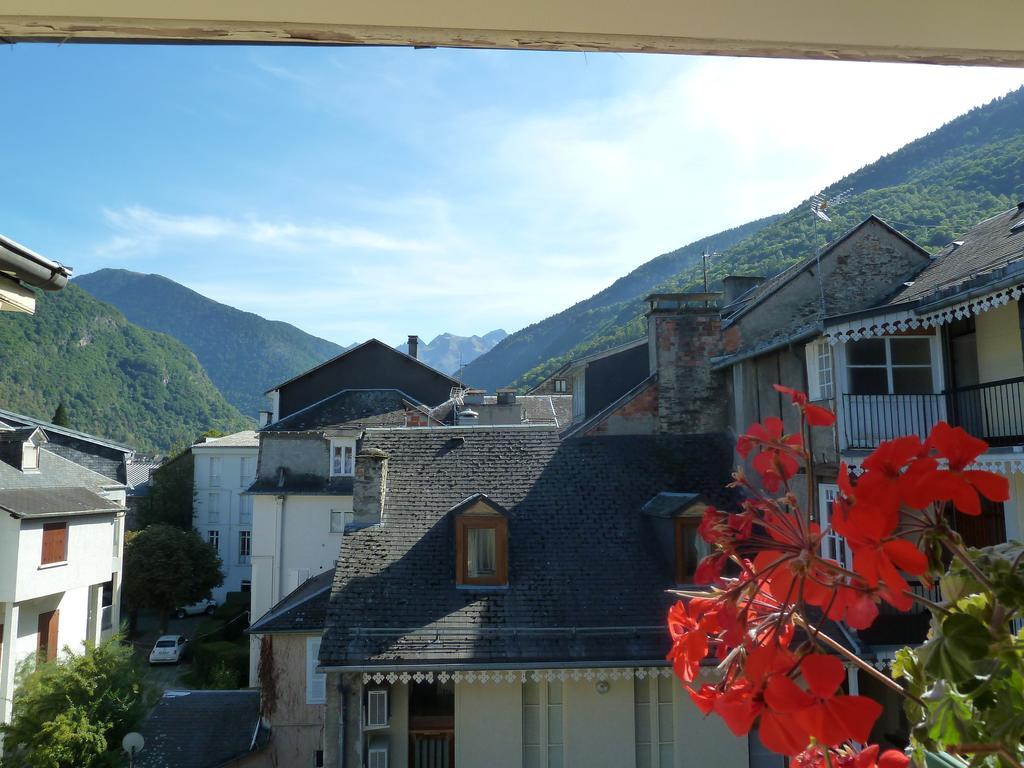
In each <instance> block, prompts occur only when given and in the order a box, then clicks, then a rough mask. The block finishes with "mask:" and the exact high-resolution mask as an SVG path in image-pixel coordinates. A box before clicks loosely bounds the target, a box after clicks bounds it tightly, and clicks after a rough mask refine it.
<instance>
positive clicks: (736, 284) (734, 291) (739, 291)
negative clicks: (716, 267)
mask: <svg viewBox="0 0 1024 768" xmlns="http://www.w3.org/2000/svg"><path fill="white" fill-rule="evenodd" d="M763 282H764V278H763V277H761V276H760V275H728V276H726V277H723V278H722V289H723V290H724V292H725V296H724V297H723V298H722V304H723V306H726V307H727V306H729V305H730V304H732V303H733V302H734V301H736V299H738V298H739V297H740V296H742V295H743V294H744V293H746V292H747V291H749V290H750V289H751V288H753V287H754V286H755V285H760V284H761V283H763Z"/></svg>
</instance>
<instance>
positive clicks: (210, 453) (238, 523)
mask: <svg viewBox="0 0 1024 768" xmlns="http://www.w3.org/2000/svg"><path fill="white" fill-rule="evenodd" d="M259 446H260V444H259V440H258V438H257V437H256V433H255V432H253V431H246V432H236V433H234V434H233V435H226V436H225V437H214V438H207V439H206V440H204V441H203V442H201V443H196V444H195V445H193V446H192V455H193V458H194V459H195V463H194V473H195V474H194V477H193V483H194V492H195V493H194V496H193V502H192V526H193V527H194V528H195V529H196V530H197V531H198V532H199V535H200V536H201V537H202V539H203V541H208V542H210V544H212V545H213V546H214V548H215V549H216V550H217V553H218V554H219V555H220V558H221V560H222V561H223V563H224V566H223V567H224V583H223V584H222V585H221V586H220V587H218V588H217V589H215V590H214V591H213V598H214V600H216V601H217V602H223V601H224V598H225V596H226V595H227V593H228V592H239V591H242V592H248V591H249V589H250V587H251V585H252V565H251V564H250V561H251V558H252V497H251V496H246V495H244V494H243V492H244V491H245V490H246V489H247V488H248V487H249V486H250V485H251V484H252V482H253V480H255V479H256V459H257V457H258V455H259Z"/></svg>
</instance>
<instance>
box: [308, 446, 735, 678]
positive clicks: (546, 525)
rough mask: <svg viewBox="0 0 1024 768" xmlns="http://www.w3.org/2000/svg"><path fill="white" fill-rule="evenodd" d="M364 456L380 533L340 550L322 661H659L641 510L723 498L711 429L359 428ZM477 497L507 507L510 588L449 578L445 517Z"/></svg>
mask: <svg viewBox="0 0 1024 768" xmlns="http://www.w3.org/2000/svg"><path fill="white" fill-rule="evenodd" d="M453 436H459V437H463V438H464V442H460V441H456V440H453V439H452V438H453ZM364 447H366V448H378V449H381V450H383V451H385V452H386V453H387V454H388V455H389V457H390V458H389V462H388V470H387V471H388V480H387V489H386V496H385V508H384V517H383V524H382V525H379V526H374V527H370V528H365V529H362V530H360V531H357V532H354V533H352V534H347V535H346V536H345V537H344V539H343V541H342V545H341V554H340V561H339V565H338V567H337V568H336V572H335V582H334V587H333V591H332V594H331V602H330V607H329V609H328V619H327V631H326V635H325V639H324V642H323V644H322V645H321V652H320V662H321V664H322V665H325V666H352V667H359V666H363V667H372V666H398V665H402V664H417V665H420V666H424V665H441V664H460V663H501V664H517V663H523V664H525V663H543V662H544V661H545V660H547V661H556V660H560V661H568V660H573V661H578V662H586V663H600V662H602V661H604V662H609V663H610V662H613V661H623V660H636V661H641V660H643V661H654V660H661V659H663V658H664V655H665V652H666V651H667V649H668V647H667V635H666V633H665V631H664V619H665V611H666V610H667V608H668V605H669V604H670V603H671V598H670V596H669V595H667V594H666V592H665V590H666V588H668V587H670V586H671V582H672V563H671V562H669V558H667V557H665V556H664V555H663V554H662V553H663V547H664V546H665V544H666V542H665V541H664V540H662V539H659V537H658V536H657V535H656V533H655V527H654V526H655V525H656V521H655V520H653V519H652V518H651V517H650V516H648V515H644V514H643V513H642V511H641V510H642V508H643V506H644V504H646V503H647V502H648V501H650V500H651V499H652V498H653V497H654V496H656V495H657V494H658V493H661V492H663V491H676V492H687V493H700V494H701V495H703V496H704V497H705V498H707V499H708V501H709V503H714V504H718V505H727V504H729V502H730V500H731V492H730V491H728V490H727V489H726V488H725V485H726V483H728V482H729V479H730V472H731V466H732V458H733V452H732V445H731V441H730V440H729V439H728V438H727V437H726V436H724V435H696V436H669V435H665V436H615V437H600V438H579V439H576V440H568V441H562V440H560V439H559V435H558V431H557V430H555V429H547V428H525V427H519V428H504V429H503V428H492V429H484V428H480V427H477V428H470V429H459V428H450V429H445V430H370V431H368V432H367V436H366V438H365V444H364ZM475 493H484V494H486V495H487V496H488V497H490V498H491V499H492V500H493V501H494V502H495V503H496V504H500V505H501V506H502V507H504V508H505V509H506V510H508V520H509V523H508V527H509V561H508V562H509V586H508V587H507V588H491V589H490V590H483V589H463V588H458V587H456V585H455V553H454V543H453V539H454V530H453V528H454V527H453V523H452V520H451V515H450V514H449V510H451V508H452V507H453V506H455V505H456V504H459V503H460V502H461V501H463V500H464V499H466V498H467V497H469V496H471V495H473V494H475Z"/></svg>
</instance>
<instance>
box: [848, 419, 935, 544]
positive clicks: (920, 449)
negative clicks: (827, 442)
mask: <svg viewBox="0 0 1024 768" xmlns="http://www.w3.org/2000/svg"><path fill="white" fill-rule="evenodd" d="M927 452H928V449H927V448H926V447H925V445H924V444H923V443H922V442H921V440H920V438H918V437H917V436H915V435H908V436H906V437H899V438H896V439H895V440H883V441H882V442H881V443H879V445H878V447H877V448H876V449H875V450H874V451H872V453H871V455H869V456H868V457H867V458H866V459H864V464H863V465H862V466H863V468H864V474H862V475H861V476H860V477H858V478H857V486H856V488H855V489H854V491H855V495H856V497H857V498H870V499H871V501H872V502H873V503H874V504H875V505H876V506H877V507H879V508H880V509H882V510H883V511H884V512H886V513H888V514H890V515H892V516H893V517H894V518H895V516H896V515H897V513H898V511H899V508H900V504H902V503H903V502H904V500H905V499H906V496H907V494H908V489H909V488H911V487H912V486H914V484H915V483H914V482H913V480H912V479H911V478H910V477H907V476H906V474H905V473H906V470H907V468H908V467H909V466H910V465H911V463H914V464H915V465H916V466H915V469H914V473H917V472H922V471H924V470H930V469H934V468H935V466H936V464H935V461H934V459H929V458H926V455H927ZM911 477H916V474H912V475H911ZM893 525H894V526H895V521H894V522H893Z"/></svg>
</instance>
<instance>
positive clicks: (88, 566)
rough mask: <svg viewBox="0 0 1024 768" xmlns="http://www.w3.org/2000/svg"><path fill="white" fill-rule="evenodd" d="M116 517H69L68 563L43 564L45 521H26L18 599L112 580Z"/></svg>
mask: <svg viewBox="0 0 1024 768" xmlns="http://www.w3.org/2000/svg"><path fill="white" fill-rule="evenodd" d="M113 520H114V516H113V515H90V516H87V517H78V518H70V519H68V520H67V522H68V530H67V563H66V564H64V565H52V566H43V567H40V560H41V557H42V551H43V521H42V520H22V521H21V533H20V536H19V544H18V546H19V555H18V575H17V587H16V599H17V600H18V601H22V600H32V599H34V598H37V597H42V596H44V595H52V594H54V593H58V592H64V591H66V590H70V589H74V588H77V587H83V586H88V585H90V584H102V583H104V582H106V581H110V576H111V572H112V567H113V564H114V559H115V558H114V527H113Z"/></svg>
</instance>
